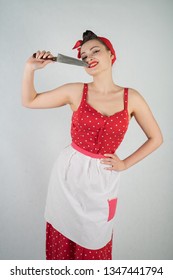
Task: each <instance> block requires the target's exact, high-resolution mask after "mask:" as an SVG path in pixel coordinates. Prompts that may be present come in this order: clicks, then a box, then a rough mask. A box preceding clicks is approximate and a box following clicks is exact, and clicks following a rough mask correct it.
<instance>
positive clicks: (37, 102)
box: [22, 51, 81, 109]
mask: <svg viewBox="0 0 173 280" xmlns="http://www.w3.org/2000/svg"><path fill="white" fill-rule="evenodd" d="M42 57H43V58H45V57H53V56H52V54H50V53H49V52H45V51H43V52H37V54H36V58H33V57H30V58H29V59H28V60H27V62H26V65H25V69H24V75H23V81H22V105H23V106H24V107H27V108H31V109H47V108H55V107H60V106H63V105H66V104H72V103H73V99H74V98H75V97H74V96H75V94H76V92H79V86H80V85H79V84H80V83H73V84H65V85H63V86H60V87H58V88H56V89H53V90H50V91H47V92H43V93H39V94H38V93H37V92H36V90H35V87H34V73H35V70H38V69H42V68H44V67H45V66H46V65H47V64H48V63H53V62H52V61H50V60H47V61H45V60H43V59H41V58H42ZM80 87H81V86H80ZM73 93H74V94H73Z"/></svg>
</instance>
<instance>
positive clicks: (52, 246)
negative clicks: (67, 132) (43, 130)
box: [22, 31, 163, 260]
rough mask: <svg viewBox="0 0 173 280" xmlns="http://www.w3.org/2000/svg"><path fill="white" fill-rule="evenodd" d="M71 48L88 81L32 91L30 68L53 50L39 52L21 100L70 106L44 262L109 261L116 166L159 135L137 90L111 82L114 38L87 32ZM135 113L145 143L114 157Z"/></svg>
mask: <svg viewBox="0 0 173 280" xmlns="http://www.w3.org/2000/svg"><path fill="white" fill-rule="evenodd" d="M74 48H77V50H78V58H82V59H83V60H84V61H85V62H87V63H88V67H86V68H85V70H86V72H87V73H88V74H89V75H91V76H92V77H93V81H92V82H91V83H88V84H86V83H84V84H83V83H71V84H65V85H62V86H60V87H58V88H56V89H54V90H51V91H48V92H44V93H41V94H37V92H36V90H35V88H34V82H33V79H34V71H35V70H37V69H41V68H43V67H45V66H46V65H47V64H48V63H51V61H45V60H44V58H51V57H52V54H51V53H50V52H46V51H38V52H37V53H36V58H33V57H30V58H29V59H28V60H27V62H26V66H25V70H24V78H23V88H22V103H23V106H25V107H28V108H33V109H37V108H41V109H43V108H55V107H60V106H63V105H66V104H69V105H70V107H71V109H72V111H73V115H72V123H71V136H72V144H70V145H69V146H68V147H66V148H65V149H64V150H63V151H62V152H61V153H60V155H59V156H58V158H57V160H56V162H55V164H54V167H53V170H52V174H51V178H50V183H49V190H48V196H47V203H46V211H45V218H46V221H47V233H46V258H47V259H57V260H63V259H66V260H67V259H69V260H72V259H76V260H81V259H86V260H89V259H93V260H96V259H97V260H103V259H105V260H111V259H112V237H113V225H114V217H115V210H116V204H117V192H118V187H119V177H120V173H121V171H124V170H126V169H128V168H130V167H131V166H132V165H134V164H136V163H137V162H139V161H141V160H142V159H143V158H145V157H146V156H148V155H149V154H150V153H151V152H153V151H154V150H155V149H156V148H158V147H159V146H160V145H161V143H162V141H163V140H162V134H161V131H160V129H159V127H158V124H157V122H156V120H155V119H154V117H153V115H152V112H151V111H150V109H149V106H148V105H147V103H146V102H145V100H144V99H143V97H142V96H141V95H140V94H139V93H138V92H137V91H136V90H134V89H128V88H123V87H120V86H118V85H116V84H115V83H114V81H113V79H112V65H113V63H114V62H115V60H116V53H115V50H114V48H113V46H112V44H111V42H110V41H109V40H108V39H106V38H104V37H99V36H97V35H95V34H94V33H93V32H92V31H86V32H85V33H84V34H83V40H79V41H77V43H76V44H75V46H74ZM132 117H134V118H135V119H136V121H137V123H138V124H139V126H140V127H141V129H142V130H143V131H144V133H145V135H146V137H147V141H146V142H145V143H144V144H143V145H142V146H141V147H139V148H138V149H137V150H136V151H135V152H134V153H133V154H131V155H130V156H128V157H127V158H125V159H120V158H119V157H118V156H117V155H116V150H117V148H118V146H119V145H120V143H121V142H122V140H123V138H124V135H125V133H126V131H127V129H128V124H129V121H130V119H131V118H132Z"/></svg>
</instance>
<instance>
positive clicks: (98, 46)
mask: <svg viewBox="0 0 173 280" xmlns="http://www.w3.org/2000/svg"><path fill="white" fill-rule="evenodd" d="M97 47H99V46H94V47H92V48H91V49H90V51H91V50H92V49H94V48H97ZM83 53H85V52H82V53H81V55H82V54H83Z"/></svg>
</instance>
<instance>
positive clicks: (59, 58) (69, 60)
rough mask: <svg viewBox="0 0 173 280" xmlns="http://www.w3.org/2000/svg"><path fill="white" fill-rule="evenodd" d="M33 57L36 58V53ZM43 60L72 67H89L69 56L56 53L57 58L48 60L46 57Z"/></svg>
mask: <svg viewBox="0 0 173 280" xmlns="http://www.w3.org/2000/svg"><path fill="white" fill-rule="evenodd" d="M33 57H35V58H36V53H34V54H33ZM41 59H42V58H41ZM43 59H44V60H52V61H56V62H60V63H66V64H73V65H77V66H83V67H88V66H89V65H88V63H86V62H84V61H82V60H79V59H76V58H73V57H71V56H66V55H63V54H61V53H58V55H57V56H54V57H50V58H48V57H46V58H43Z"/></svg>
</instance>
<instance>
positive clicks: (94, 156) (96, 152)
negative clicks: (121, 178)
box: [71, 142, 105, 158]
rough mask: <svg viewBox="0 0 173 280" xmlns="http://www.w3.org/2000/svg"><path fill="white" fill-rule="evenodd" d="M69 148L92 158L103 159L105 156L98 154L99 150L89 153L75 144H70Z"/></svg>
mask: <svg viewBox="0 0 173 280" xmlns="http://www.w3.org/2000/svg"><path fill="white" fill-rule="evenodd" d="M71 146H72V147H73V149H75V150H77V151H78V152H80V153H82V154H84V155H86V156H89V157H92V158H105V156H104V155H103V154H102V153H100V152H99V150H94V151H93V150H92V151H89V150H88V149H84V148H83V147H82V146H79V145H77V144H76V143H75V142H72V143H71Z"/></svg>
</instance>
